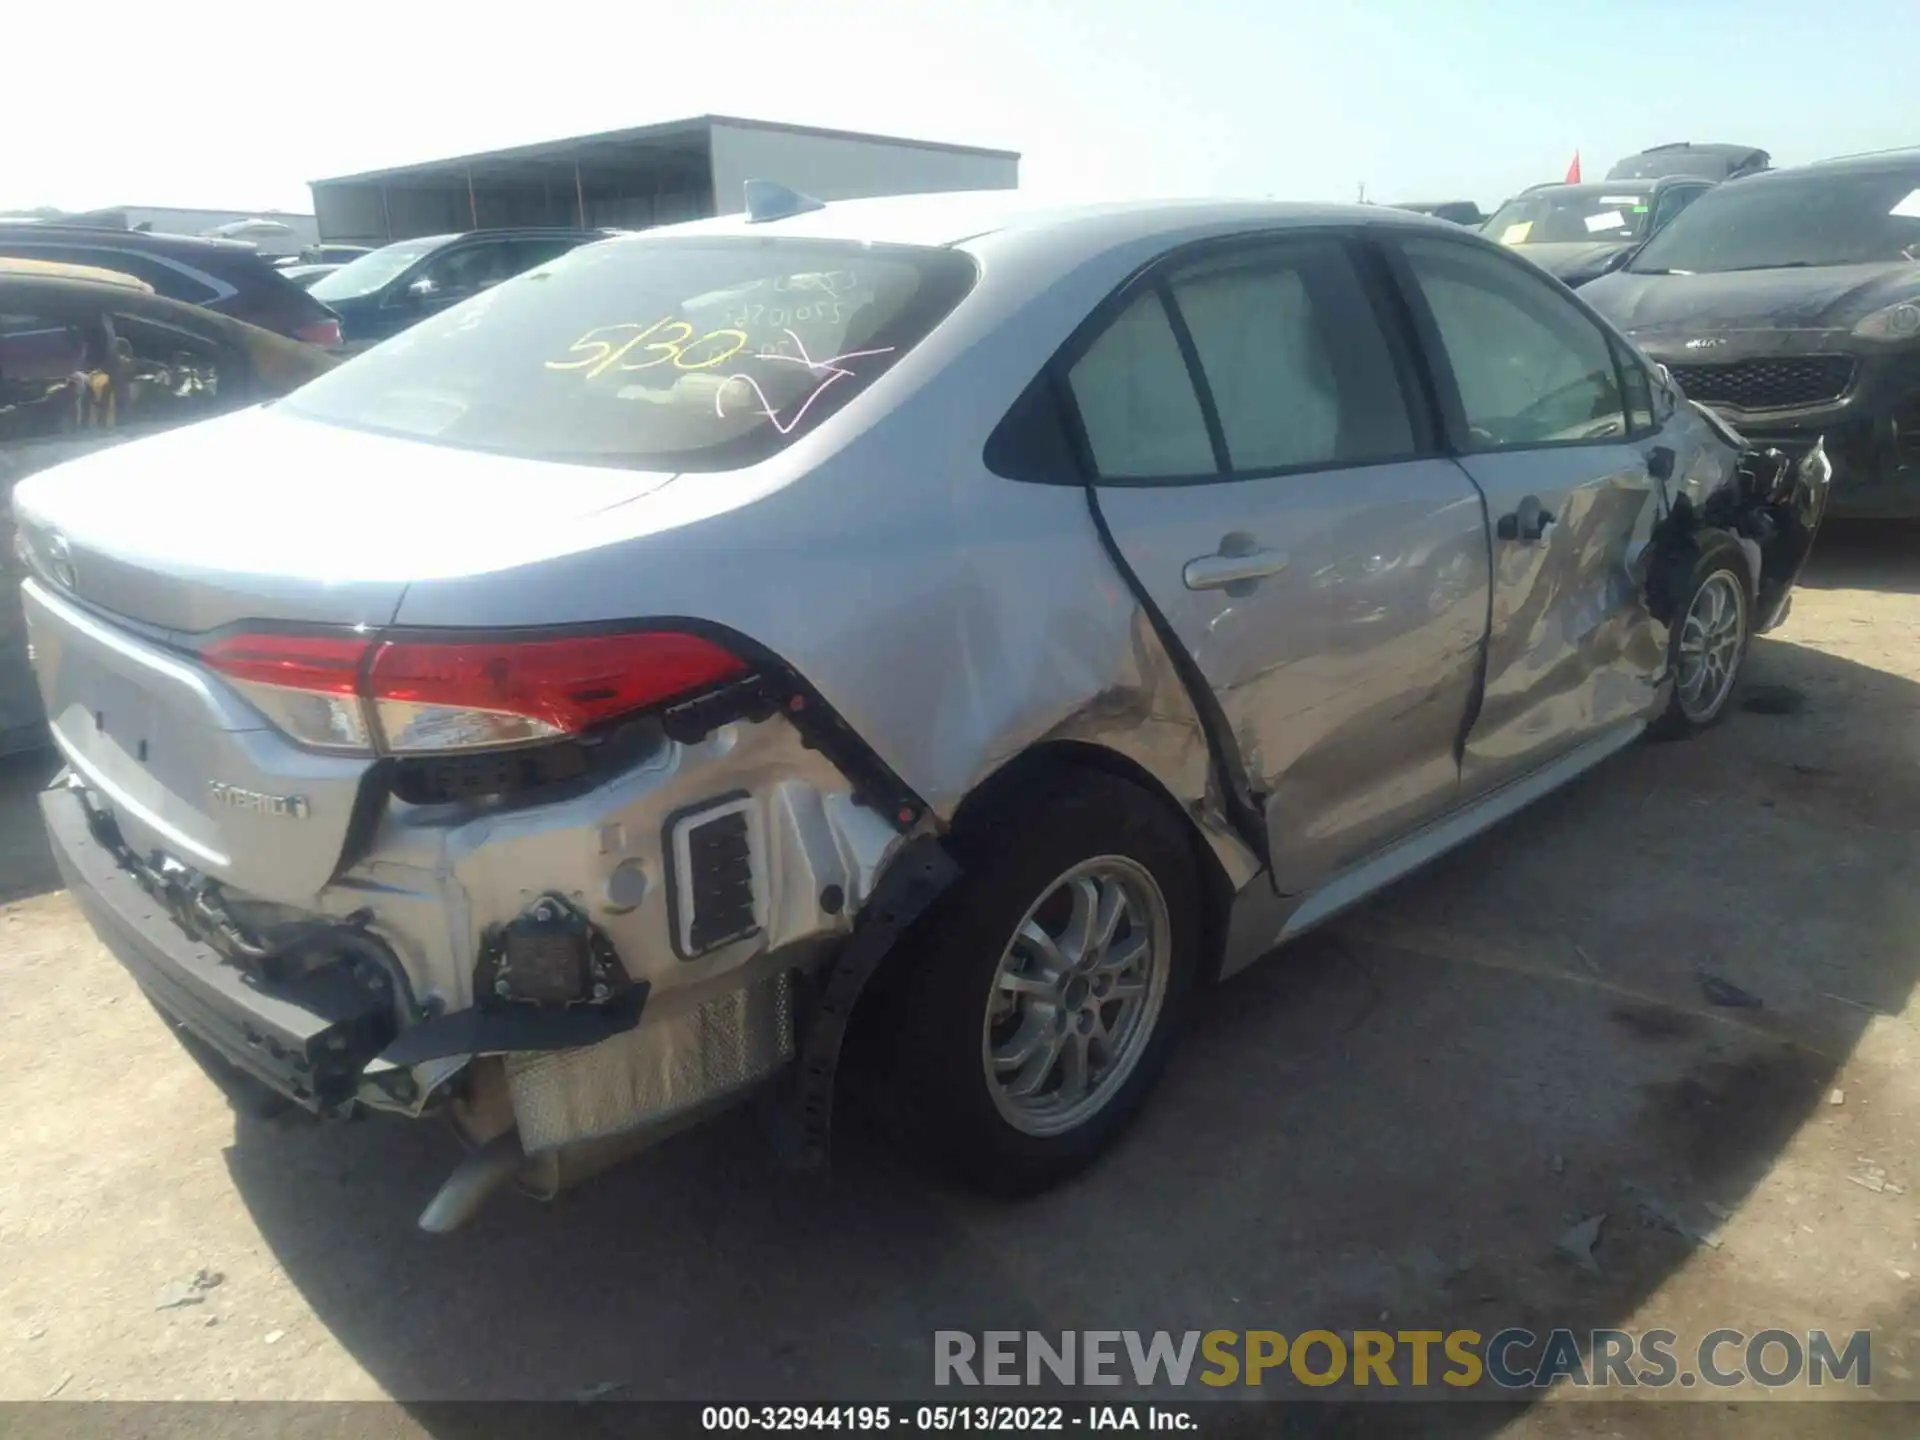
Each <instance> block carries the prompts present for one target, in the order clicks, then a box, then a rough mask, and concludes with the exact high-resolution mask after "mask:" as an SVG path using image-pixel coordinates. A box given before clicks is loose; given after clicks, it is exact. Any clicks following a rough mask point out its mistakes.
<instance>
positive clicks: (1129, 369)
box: [1067, 239, 1417, 481]
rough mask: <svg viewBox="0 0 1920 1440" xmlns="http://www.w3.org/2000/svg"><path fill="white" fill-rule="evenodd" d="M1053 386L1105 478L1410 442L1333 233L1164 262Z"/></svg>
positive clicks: (1300, 461)
mask: <svg viewBox="0 0 1920 1440" xmlns="http://www.w3.org/2000/svg"><path fill="white" fill-rule="evenodd" d="M1188 346H1190V347H1191V351H1192V354H1191V363H1190V362H1189V356H1188V355H1187V353H1186V347H1188ZM1067 383H1068V387H1069V389H1070V390H1071V392H1072V395H1073V400H1074V404H1075V406H1076V408H1077V409H1078V410H1079V413H1080V423H1081V428H1082V431H1083V433H1084V434H1085V436H1086V440H1087V446H1088V448H1089V450H1090V451H1091V458H1092V460H1093V463H1094V468H1095V470H1096V473H1097V474H1098V476H1099V478H1101V479H1103V480H1134V481H1138V480H1169V481H1170V480H1180V479H1201V480H1211V479H1215V478H1218V477H1220V476H1221V475H1222V474H1227V475H1231V476H1235V477H1239V476H1250V475H1261V474H1272V473H1274V472H1277V471H1283V470H1296V469H1314V468H1330V467H1334V466H1342V465H1356V464H1368V463H1376V462H1384V461H1387V460H1392V459H1399V458H1405V457H1408V456H1411V455H1412V454H1414V453H1415V451H1416V449H1417V447H1416V445H1415V440H1414V434H1413V424H1412V421H1411V419H1410V417H1409V414H1408V411H1407V407H1406V404H1405V401H1404V398H1403V396H1402V393H1401V389H1400V385H1399V380H1398V377H1397V374H1396V370H1395V367H1394V363H1393V357H1392V354H1391V352H1390V351H1389V350H1388V347H1387V341H1386V338H1385V336H1384V335H1383V334H1382V333H1381V330H1380V328H1379V325H1378V322H1377V321H1376V320H1375V318H1374V314H1373V309H1372V305H1371V302H1370V301H1369V300H1368V298H1367V294H1366V290H1365V288H1364V286H1363V285H1362V283H1361V281H1360V278H1359V276H1358V274H1357V273H1356V272H1355V270H1354V268H1353V265H1352V262H1351V261H1350V259H1349V258H1348V253H1347V250H1346V247H1345V245H1344V244H1343V243H1342V242H1341V241H1339V240H1336V239H1303V240H1285V241H1276V242H1274V243H1272V244H1266V245H1257V246H1249V247H1243V248H1236V249H1234V250H1232V251H1228V252H1224V253H1221V254H1217V255H1213V256H1209V257H1207V258H1204V259H1200V260H1196V261H1193V262H1190V263H1187V264H1185V265H1181V266H1178V267H1176V268H1175V269H1173V270H1172V271H1171V272H1170V273H1169V274H1168V275H1167V277H1166V279H1165V281H1164V282H1160V283H1156V284H1155V285H1153V286H1151V287H1149V288H1147V289H1144V290H1143V291H1142V292H1141V293H1140V294H1139V295H1138V296H1136V297H1135V298H1134V299H1133V300H1132V301H1131V302H1130V303H1129V304H1128V305H1127V306H1126V308H1125V309H1124V310H1122V311H1121V312H1120V314H1119V316H1118V317H1117V318H1116V319H1115V320H1114V321H1113V322H1112V323H1111V324H1110V325H1109V326H1108V328H1107V329H1106V330H1105V331H1104V332H1102V333H1101V334H1100V335H1099V337H1098V338H1096V339H1095V340H1094V341H1093V343H1092V344H1091V345H1089V346H1088V347H1087V349H1086V350H1085V351H1084V352H1083V353H1082V355H1081V356H1080V358H1079V359H1078V360H1077V361H1075V362H1074V363H1073V365H1072V367H1071V368H1070V369H1069V371H1068V375H1067Z"/></svg>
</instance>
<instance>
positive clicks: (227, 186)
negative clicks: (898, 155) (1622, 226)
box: [0, 0, 1920, 211]
mask: <svg viewBox="0 0 1920 1440" xmlns="http://www.w3.org/2000/svg"><path fill="white" fill-rule="evenodd" d="M6 11H7V14H6V20H5V30H4V33H5V38H6V48H7V50H8V51H9V52H10V54H11V59H10V60H9V62H8V63H7V64H6V65H5V66H4V70H5V81H4V83H3V84H0V135H5V136H6V137H7V143H6V145H5V148H4V158H3V159H0V208H13V207H20V206H31V205H58V206H61V207H63V208H67V209H77V208H84V207H90V206H100V205H108V204H128V205H179V206H188V207H206V208H210V209H211V208H217V209H242V210H244V209H267V208H280V209H287V210H298V211H310V210H311V209H312V201H311V197H310V195H309V193H308V191H307V188H306V182H307V181H309V180H313V179H316V178H323V177H326V176H329V175H341V174H349V173H352V172H354V171H359V170H367V169H373V168H378V167H383V166H387V165H396V164H404V163H407V162H409V161H416V160H430V159H437V158H441V157H444V156H449V155H457V154H463V153H468V152H472V151H476V150H485V149H491V148H494V147H498V146H505V145H513V144H523V143H527V142H531V141H535V140H546V139H554V138H559V137H563V136H568V135H577V134H583V133H587V132H591V131H595V130H611V129H618V128H622V127H625V126H632V125H644V124H651V123H654V122H657V121H663V120H674V119H680V118H684V117H687V116H692V115H699V114H707V113H716V114H726V115H741V116H747V117H750V118H754V119H765V120H782V121H788V122H792V123H796V124H807V125H820V126H828V127H833V128H840V129H849V130H864V131H875V132H879V133H882V134H893V135H904V136H909V137H913V138H917V139H928V140H946V141H952V142H956V143H961V144H974V145H988V146H994V147H999V148H1004V149H1010V150H1018V151H1021V152H1022V155H1023V159H1022V162H1021V168H1020V183H1021V189H1022V190H1024V191H1027V192H1029V193H1032V194H1035V195H1038V196H1040V197H1043V198H1048V199H1060V200H1081V199H1097V198H1103V197H1135V196H1146V195H1162V196H1175V195H1217V194H1242V195H1269V196H1275V197H1279V198H1285V199H1301V200H1351V199H1353V198H1354V196H1355V193H1356V186H1357V184H1358V183H1359V182H1361V181H1364V182H1366V185H1367V194H1368V197H1369V198H1370V199H1374V200H1381V201H1395V200H1430V199H1455V198H1466V199H1473V200H1477V201H1479V202H1480V203H1481V204H1482V205H1483V206H1487V207H1488V208H1491V207H1492V206H1493V205H1494V204H1496V203H1497V202H1498V201H1499V200H1501V199H1502V198H1503V197H1505V196H1506V195H1508V194H1510V193H1512V192H1513V191H1515V190H1517V189H1519V188H1520V187H1521V186H1523V185H1526V184H1530V183H1532V182H1534V181H1537V180H1553V179H1558V178H1560V176H1561V175H1562V174H1563V173H1564V172H1565V170H1566V166H1567V161H1568V160H1569V159H1570V158H1571V156H1572V154H1573V152H1574V150H1575V149H1576V148H1578V149H1579V150H1580V151H1581V154H1582V158H1583V161H1584V164H1585V167H1586V173H1587V175H1588V177H1589V178H1593V179H1597V178H1599V177H1600V176H1601V175H1602V174H1604V172H1605V169H1606V167H1607V166H1608V165H1609V164H1611V163H1612V162H1613V161H1614V160H1615V159H1617V158H1619V157H1620V156H1621V155H1623V154H1626V153H1629V152H1631V151H1634V150H1638V149H1641V148H1643V147H1645V146H1647V145H1650V144H1655V143H1658V142H1661V141H1666V140H1688V139H1691V140H1722V141H1736V142H1740V143H1745V144H1753V145H1758V146H1761V147H1762V148H1765V149H1767V150H1770V151H1772V153H1773V156H1774V163H1775V164H1777V165H1779V164H1794V163H1798V162H1801V161H1805V160H1813V159H1818V158H1820V157H1822V156H1826V155H1833V154H1840V153H1845V152H1849V151H1859V150H1873V149H1884V148H1889V147H1893V146H1898V145H1910V144H1920V100H1916V98H1915V97H1916V94H1917V93H1920V92H1916V88H1915V83H1914V79H1913V73H1914V65H1915V62H1916V55H1917V54H1920V44H1916V42H1920V0H1844V3H1840V4H1832V3H1826V4H1822V3H1808V0H1666V3H1657V0H1609V3H1600V0H1425V3H1423V0H1325V3H1322V4H1317V5H1307V4H1298V3H1294V0H1159V3H1148V0H946V3H933V0H883V3H868V0H625V3H605V0H553V3H547V4H528V3H524V0H520V3H514V0H458V3H452V0H443V3H438V4H434V5H432V6H428V5H424V4H417V3H410V0H386V3H378V4H376V3H367V0H322V3H319V4H314V5H303V4H299V3H290V0H250V3H233V0H171V3H155V0H134V3H126V0H96V3H94V4H92V5H88V6H71V5H57V4H43V3H33V0H15V3H13V4H11V5H8V6H7V7H6ZM29 60H30V63H20V62H22V61H29ZM115 97H123V103H119V104H116V101H115Z"/></svg>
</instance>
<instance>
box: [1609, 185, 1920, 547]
mask: <svg viewBox="0 0 1920 1440" xmlns="http://www.w3.org/2000/svg"><path fill="white" fill-rule="evenodd" d="M1580 295H1581V298H1582V299H1584V300H1586V301H1587V302H1588V303H1589V304H1591V305H1592V306H1593V308H1594V309H1596V310H1598V311H1599V312H1600V313H1601V314H1602V315H1604V316H1606V317H1607V318H1608V319H1609V320H1611V321H1613V323H1614V324H1615V325H1617V326H1619V327H1620V328H1621V329H1622V330H1624V331H1626V333H1627V334H1628V335H1630V336H1632V337H1633V339H1634V340H1635V341H1636V342H1637V343H1638V344H1639V345H1640V347H1641V348H1642V349H1643V350H1644V351H1645V352H1646V353H1647V354H1648V355H1650V356H1652V357H1653V358H1654V359H1655V360H1657V361H1660V362H1661V363H1662V364H1664V365H1666V366H1667V368H1668V369H1669V370H1670V371H1671V372H1672V374H1673V377H1674V378H1675V379H1676V380H1678V381H1679V382H1680V386H1681V388H1682V389H1683V390H1685V391H1686V393H1687V395H1688V396H1689V397H1690V398H1692V399H1694V400H1698V401H1700V402H1701V403H1702V404H1705V405H1710V406H1712V407H1713V408H1714V409H1716V410H1718V411H1721V412H1722V413H1724V414H1725V416H1726V418H1727V419H1729V420H1731V421H1732V422H1733V423H1734V425H1735V426H1737V427H1738V428H1739V430H1740V432H1741V433H1742V434H1743V435H1745V436H1747V438H1748V439H1750V440H1751V441H1753V442H1754V443H1755V444H1765V445H1777V446H1779V447H1780V448H1781V449H1783V450H1786V451H1787V452H1788V453H1790V454H1798V453H1800V452H1802V451H1804V450H1806V449H1807V448H1808V447H1809V446H1811V445H1812V444H1813V442H1814V440H1815V438H1816V437H1820V436H1824V437H1825V438H1826V442H1827V444H1826V449H1827V454H1828V456H1829V457H1830V458H1831V459H1832V461H1833V492H1832V496H1831V499H1830V501H1829V504H1830V506H1831V513H1832V514H1834V515H1837V516H1857V517H1860V518H1875V519H1909V520H1910V519H1920V150H1907V151H1894V152H1890V153H1887V154H1881V155H1861V156H1853V157H1849V158H1846V159H1840V160H1826V161H1822V162H1820V163H1819V164H1815V165H1801V166H1797V167H1795V168H1792V169H1788V170H1769V171H1766V172H1765V173H1763V174H1759V175H1749V176H1746V177H1744V178H1742V179H1738V180H1730V181H1728V182H1727V183H1726V184H1724V185H1716V186H1714V187H1713V189H1711V190H1709V191H1708V192H1707V193H1706V194H1705V195H1704V196H1702V197H1701V198H1700V200H1699V201H1698V202H1697V203H1695V204H1694V205H1692V206H1691V207H1689V208H1688V210H1687V212H1686V213H1685V214H1684V215H1682V216H1681V217H1680V218H1679V219H1677V220H1675V221H1674V222H1673V224H1672V225H1670V226H1668V227H1667V228H1665V229H1664V230H1662V231H1661V232H1660V233H1659V234H1657V235H1655V236H1654V237H1653V238H1652V239H1650V240H1649V241H1647V243H1646V244H1645V246H1643V247H1642V248H1641V249H1640V250H1639V251H1638V252H1637V253H1636V254H1635V255H1634V256H1633V258H1632V259H1631V260H1630V261H1629V262H1628V263H1627V265H1626V266H1625V267H1624V268H1623V269H1619V270H1616V271H1614V273H1612V274H1611V275H1605V276H1602V277H1601V278H1600V279H1598V280H1596V281H1594V282H1593V283H1592V284H1591V285H1589V286H1587V287H1586V288H1585V289H1583V290H1582V291H1581V292H1580Z"/></svg>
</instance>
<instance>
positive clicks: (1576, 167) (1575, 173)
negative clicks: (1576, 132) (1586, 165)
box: [1567, 150, 1580, 185]
mask: <svg viewBox="0 0 1920 1440" xmlns="http://www.w3.org/2000/svg"><path fill="white" fill-rule="evenodd" d="M1579 183H1580V152H1579V151H1578V150H1576V151H1574V152H1573V163H1572V164H1571V165H1569V166H1567V184H1569V185H1578V184H1579Z"/></svg>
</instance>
